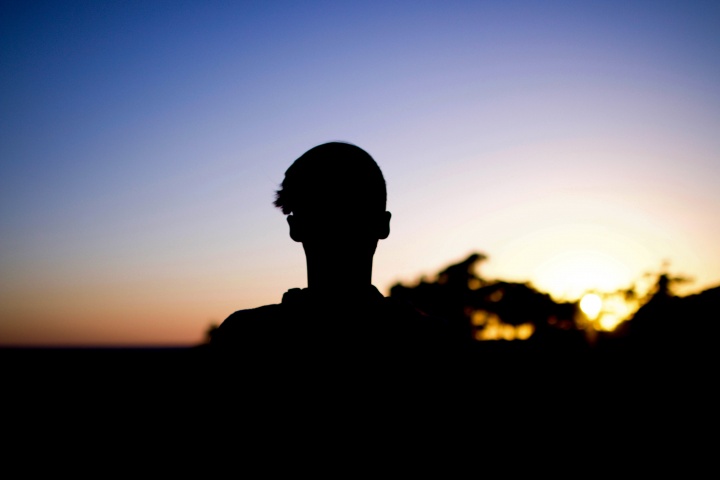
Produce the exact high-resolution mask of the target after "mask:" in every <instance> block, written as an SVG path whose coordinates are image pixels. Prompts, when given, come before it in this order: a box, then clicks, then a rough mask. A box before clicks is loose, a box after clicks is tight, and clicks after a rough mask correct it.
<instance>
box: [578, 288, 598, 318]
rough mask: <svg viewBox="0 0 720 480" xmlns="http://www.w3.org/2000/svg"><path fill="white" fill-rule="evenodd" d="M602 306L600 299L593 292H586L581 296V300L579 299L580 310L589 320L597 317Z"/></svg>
mask: <svg viewBox="0 0 720 480" xmlns="http://www.w3.org/2000/svg"><path fill="white" fill-rule="evenodd" d="M602 306H603V301H602V299H601V298H600V296H599V295H596V294H594V293H587V294H585V295H584V296H583V297H582V300H580V310H582V311H583V313H584V314H585V315H586V316H587V317H588V318H589V319H590V320H595V319H596V318H598V315H599V314H600V311H601V310H602Z"/></svg>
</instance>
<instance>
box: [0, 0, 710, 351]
mask: <svg viewBox="0 0 720 480" xmlns="http://www.w3.org/2000/svg"><path fill="white" fill-rule="evenodd" d="M0 8H1V9H2V10H1V14H0V39H1V42H2V43H1V45H2V49H1V50H0V65H1V66H0V91H2V92H3V93H2V95H0V300H2V301H1V302H0V305H2V306H0V337H4V338H5V339H9V340H6V341H7V342H21V343H22V342H33V341H34V342H45V343H48V342H50V343H52V342H79V343H83V342H90V343H93V342H95V343H97V342H100V343H114V342H119V343H137V342H140V343H158V342H159V343H165V342H167V343H187V342H192V341H196V340H199V339H200V338H201V336H202V333H203V332H204V329H205V327H206V325H207V324H208V323H209V322H211V321H215V322H218V321H221V320H222V319H223V318H224V317H225V316H227V315H228V314H229V313H231V312H232V311H234V310H236V309H239V308H249V307H252V306H256V305H259V304H263V303H271V302H277V301H279V298H280V297H281V295H282V292H284V291H285V290H286V289H288V288H291V287H297V286H304V282H305V277H304V275H305V273H304V258H303V255H302V249H301V247H300V246H299V245H297V244H293V243H292V242H291V241H290V239H289V238H288V236H287V228H286V224H285V221H284V219H283V216H282V214H280V212H279V211H276V210H275V209H273V207H272V200H273V192H274V190H275V188H276V187H277V184H278V183H279V182H280V181H281V180H282V175H283V173H284V171H285V169H286V168H287V167H288V166H289V165H290V163H291V162H292V161H293V160H294V159H295V158H297V157H298V156H299V155H300V154H302V153H303V152H304V151H306V150H307V149H309V148H311V147H312V146H314V145H317V144H319V143H323V142H325V141H330V140H344V141H350V142H352V143H355V144H357V145H359V146H361V147H363V148H365V149H366V150H367V151H368V152H369V153H370V154H371V155H373V156H374V157H375V159H376V160H377V161H378V163H379V164H380V166H381V168H382V169H383V171H384V172H385V175H386V179H387V182H388V189H389V200H388V208H389V210H390V211H391V212H392V213H393V222H392V233H391V236H390V238H388V239H387V240H385V241H383V242H381V245H380V247H379V249H378V253H377V256H376V261H375V274H374V281H375V283H376V285H377V286H378V287H379V288H380V289H381V290H383V291H387V289H388V288H389V287H390V286H391V285H392V283H393V282H396V281H406V282H409V281H412V280H414V279H416V278H417V277H418V276H419V275H430V274H432V273H434V272H435V271H436V270H437V269H439V268H441V267H442V266H443V265H445V264H446V263H447V262H449V261H453V260H459V259H461V258H463V257H464V256H465V255H466V254H467V253H469V252H470V251H473V250H480V251H484V252H485V253H487V254H488V256H489V257H490V259H489V261H488V262H487V263H486V264H485V265H483V269H484V270H483V273H485V274H486V275H487V276H490V277H495V278H504V279H509V280H516V281H531V282H533V284H535V285H536V286H538V287H539V288H541V289H543V290H544V291H549V292H551V293H553V295H555V296H556V297H558V298H561V297H566V298H572V297H577V295H579V294H581V293H582V292H583V291H585V290H587V289H589V288H596V289H610V288H620V287H624V286H627V285H628V284H629V283H631V282H633V281H635V279H637V278H638V277H639V276H641V275H642V274H643V273H644V272H645V271H648V270H657V269H658V268H660V265H661V264H662V262H663V261H664V260H669V261H670V266H671V270H673V271H676V272H677V273H680V274H685V275H688V276H692V277H693V278H695V282H693V284H691V285H690V286H689V287H688V288H694V289H700V288H706V287H708V286H713V285H716V284H718V283H720V252H718V249H717V248H716V245H717V237H718V234H719V233H720V193H718V190H720V189H718V188H717V185H719V184H720V135H718V132H720V88H719V87H718V85H720V56H718V55H717V52H718V51H720V34H719V33H718V29H717V25H718V24H719V21H720V6H719V5H718V4H717V3H714V2H615V1H609V2H530V1H518V2H356V3H352V2H309V3H300V2H273V3H268V2H104V3H98V2H72V1H70V2H33V3H32V4H30V3H28V2H4V3H3V4H2V7H0ZM603 278H604V280H602V279H603ZM0 341H2V338H0Z"/></svg>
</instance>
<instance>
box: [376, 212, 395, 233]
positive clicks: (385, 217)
mask: <svg viewBox="0 0 720 480" xmlns="http://www.w3.org/2000/svg"><path fill="white" fill-rule="evenodd" d="M391 216H392V215H391V214H390V212H385V213H383V214H382V219H381V220H380V225H378V239H379V240H382V239H385V238H387V237H389V236H390V217H391Z"/></svg>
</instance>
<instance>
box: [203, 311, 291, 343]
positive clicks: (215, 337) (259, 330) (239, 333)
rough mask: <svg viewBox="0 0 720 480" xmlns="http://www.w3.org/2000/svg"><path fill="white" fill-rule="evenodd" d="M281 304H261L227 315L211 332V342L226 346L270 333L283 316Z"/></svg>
mask: <svg viewBox="0 0 720 480" xmlns="http://www.w3.org/2000/svg"><path fill="white" fill-rule="evenodd" d="M283 311H284V308H283V306H282V305H281V304H271V305H263V306H260V307H256V308H248V309H244V310H238V311H236V312H233V313H232V314H230V316H228V317H227V318H226V319H225V320H224V321H223V322H222V323H221V324H220V326H219V327H218V328H217V329H216V330H215V331H214V332H213V334H212V339H211V343H212V344H214V345H216V346H228V345H230V344H236V343H238V342H242V341H244V340H246V339H247V340H250V339H254V340H257V339H258V337H259V336H264V335H272V330H273V329H275V328H277V325H278V323H279V322H281V319H282V318H283V316H284V315H283Z"/></svg>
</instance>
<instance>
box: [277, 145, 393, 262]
mask: <svg viewBox="0 0 720 480" xmlns="http://www.w3.org/2000/svg"><path fill="white" fill-rule="evenodd" d="M386 200H387V193H386V189H385V179H384V178H383V174H382V171H381V170H380V167H378V165H377V163H375V160H373V158H372V157H371V156H370V155H369V154H368V153H367V152H366V151H365V150H363V149H361V148H360V147H357V146H355V145H351V144H349V143H340V142H331V143H325V144H322V145H318V146H317V147H314V148H311V149H310V150H308V151H307V152H305V153H304V154H303V155H302V156H300V158H298V159H297V160H295V162H294V163H293V164H292V165H291V166H290V168H288V169H287V171H286V172H285V179H284V180H283V182H282V185H281V187H280V189H279V190H278V191H277V196H276V200H275V206H277V207H278V208H280V209H281V210H282V211H283V213H285V214H286V215H289V216H288V223H289V224H290V236H291V237H292V238H293V240H295V241H298V242H303V244H306V242H308V241H310V242H315V243H317V242H321V243H323V244H325V246H327V244H328V242H329V241H331V242H337V241H341V242H342V243H345V244H346V243H347V242H351V243H352V242H356V243H357V242H358V241H361V242H362V243H366V241H367V240H374V242H375V243H376V242H377V240H378V239H381V238H386V237H387V236H388V235H389V233H390V231H389V228H390V227H389V221H390V213H389V212H386V211H385V206H386ZM373 250H374V247H373Z"/></svg>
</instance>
